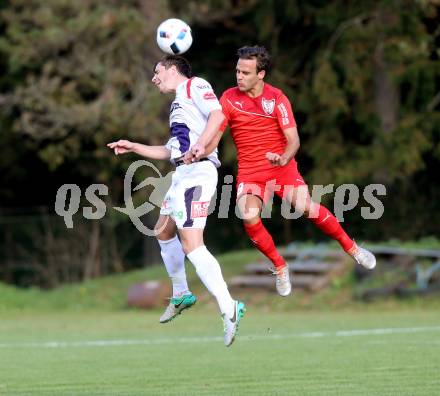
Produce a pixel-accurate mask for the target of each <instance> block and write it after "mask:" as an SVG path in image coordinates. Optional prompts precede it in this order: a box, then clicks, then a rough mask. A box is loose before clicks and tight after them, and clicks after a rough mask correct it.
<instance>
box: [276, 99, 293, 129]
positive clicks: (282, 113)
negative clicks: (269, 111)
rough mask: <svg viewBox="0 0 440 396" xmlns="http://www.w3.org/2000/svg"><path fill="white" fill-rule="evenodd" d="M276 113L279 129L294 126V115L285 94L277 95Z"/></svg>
mask: <svg viewBox="0 0 440 396" xmlns="http://www.w3.org/2000/svg"><path fill="white" fill-rule="evenodd" d="M276 115H277V118H278V124H279V126H280V128H281V129H283V130H284V129H287V128H294V127H296V121H295V117H294V116H293V111H292V105H291V104H290V101H289V99H287V96H286V95H284V94H282V95H280V96H279V98H278V100H277V105H276Z"/></svg>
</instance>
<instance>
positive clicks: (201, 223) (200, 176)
mask: <svg viewBox="0 0 440 396" xmlns="http://www.w3.org/2000/svg"><path fill="white" fill-rule="evenodd" d="M195 165H196V164H194V165H190V166H195ZM196 166H197V168H196V169H193V170H191V172H188V173H186V174H185V173H183V172H182V175H181V176H182V177H181V180H180V181H179V184H178V185H177V186H176V191H175V199H174V201H173V218H174V220H175V222H176V225H177V228H178V229H179V230H180V229H188V228H201V229H203V228H204V227H205V225H206V218H207V217H208V211H209V204H210V203H211V199H212V197H213V195H214V193H215V190H216V188H217V169H216V167H215V166H214V165H213V164H212V163H211V162H209V161H205V162H201V163H197V165H196Z"/></svg>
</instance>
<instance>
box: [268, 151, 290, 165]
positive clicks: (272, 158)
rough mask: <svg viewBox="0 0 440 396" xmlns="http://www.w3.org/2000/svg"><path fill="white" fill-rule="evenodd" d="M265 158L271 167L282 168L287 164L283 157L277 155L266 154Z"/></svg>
mask: <svg viewBox="0 0 440 396" xmlns="http://www.w3.org/2000/svg"><path fill="white" fill-rule="evenodd" d="M266 158H267V159H268V161H269V162H270V163H271V164H272V165H273V166H284V165H287V163H288V162H289V161H288V160H287V159H286V158H285V157H284V156H282V155H279V154H277V153H271V152H267V153H266Z"/></svg>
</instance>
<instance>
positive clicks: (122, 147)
mask: <svg viewBox="0 0 440 396" xmlns="http://www.w3.org/2000/svg"><path fill="white" fill-rule="evenodd" d="M134 146H135V143H133V142H130V141H129V140H118V141H117V142H111V143H108V144H107V147H110V148H111V149H112V150H113V151H114V152H115V154H116V155H119V154H125V153H131V152H132V151H133V149H134Z"/></svg>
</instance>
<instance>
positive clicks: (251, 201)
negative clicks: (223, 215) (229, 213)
mask: <svg viewBox="0 0 440 396" xmlns="http://www.w3.org/2000/svg"><path fill="white" fill-rule="evenodd" d="M262 207H263V201H262V200H261V197H259V196H257V195H252V194H243V195H241V196H240V197H239V198H238V200H237V208H238V211H239V215H240V218H241V219H242V220H243V222H244V223H246V224H250V225H252V224H256V223H258V221H259V220H260V215H261V209H262Z"/></svg>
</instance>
